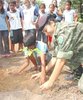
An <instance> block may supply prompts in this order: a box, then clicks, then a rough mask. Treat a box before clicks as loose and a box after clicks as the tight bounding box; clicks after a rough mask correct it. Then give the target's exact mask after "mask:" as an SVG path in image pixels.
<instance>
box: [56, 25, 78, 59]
mask: <svg viewBox="0 0 83 100" xmlns="http://www.w3.org/2000/svg"><path fill="white" fill-rule="evenodd" d="M76 30H77V28H76V26H75V25H67V26H65V27H63V28H62V29H60V30H59V31H58V32H59V35H58V37H57V43H58V46H57V47H56V48H57V58H64V59H71V58H72V56H73V53H74V50H75V43H76V42H77V41H76V40H77V37H75V34H76Z"/></svg>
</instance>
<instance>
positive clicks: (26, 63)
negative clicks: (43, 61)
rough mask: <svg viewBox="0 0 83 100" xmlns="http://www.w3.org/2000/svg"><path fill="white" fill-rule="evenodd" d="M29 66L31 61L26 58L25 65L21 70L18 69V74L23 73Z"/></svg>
mask: <svg viewBox="0 0 83 100" xmlns="http://www.w3.org/2000/svg"><path fill="white" fill-rule="evenodd" d="M28 65H29V59H28V58H26V59H25V60H24V63H23V65H22V66H20V68H19V69H18V71H17V73H18V74H19V73H21V72H22V71H24V69H25V68H26V67H27V66H28Z"/></svg>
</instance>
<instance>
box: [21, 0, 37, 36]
mask: <svg viewBox="0 0 83 100" xmlns="http://www.w3.org/2000/svg"><path fill="white" fill-rule="evenodd" d="M22 26H23V30H24V33H25V35H28V34H30V33H33V34H34V36H36V26H35V25H34V8H32V7H31V4H30V1H29V0H25V1H24V8H23V11H22Z"/></svg>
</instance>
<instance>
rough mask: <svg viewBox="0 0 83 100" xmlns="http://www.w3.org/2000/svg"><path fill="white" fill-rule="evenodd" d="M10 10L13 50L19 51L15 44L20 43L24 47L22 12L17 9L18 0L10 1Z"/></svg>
mask: <svg viewBox="0 0 83 100" xmlns="http://www.w3.org/2000/svg"><path fill="white" fill-rule="evenodd" d="M9 9H10V10H9V11H8V12H7V14H8V17H9V22H10V30H11V31H10V39H11V50H12V51H13V52H17V51H18V50H19V48H16V49H17V50H15V46H16V45H18V44H19V47H20V48H22V43H23V34H22V24H21V13H20V11H19V10H17V9H16V1H10V2H9Z"/></svg>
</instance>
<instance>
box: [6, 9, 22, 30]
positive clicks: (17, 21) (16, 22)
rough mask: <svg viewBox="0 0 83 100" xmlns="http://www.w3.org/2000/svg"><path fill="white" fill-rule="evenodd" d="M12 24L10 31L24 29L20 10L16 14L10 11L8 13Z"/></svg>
mask: <svg viewBox="0 0 83 100" xmlns="http://www.w3.org/2000/svg"><path fill="white" fill-rule="evenodd" d="M7 14H8V17H9V22H10V29H11V30H17V29H20V28H22V26H21V14H20V11H19V10H16V12H12V11H8V12H7Z"/></svg>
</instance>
